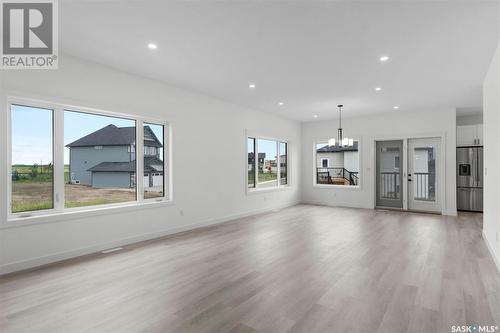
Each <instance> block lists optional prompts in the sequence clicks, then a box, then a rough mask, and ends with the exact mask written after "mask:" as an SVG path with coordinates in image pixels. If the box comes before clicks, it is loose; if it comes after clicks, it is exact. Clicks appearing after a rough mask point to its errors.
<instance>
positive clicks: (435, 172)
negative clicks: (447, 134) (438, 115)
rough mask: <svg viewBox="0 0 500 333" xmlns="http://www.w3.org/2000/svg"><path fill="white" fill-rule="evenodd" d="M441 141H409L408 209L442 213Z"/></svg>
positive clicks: (433, 139)
mask: <svg viewBox="0 0 500 333" xmlns="http://www.w3.org/2000/svg"><path fill="white" fill-rule="evenodd" d="M440 170H441V139H440V138H423V139H409V140H408V172H407V184H408V186H407V187H408V209H409V210H416V211H427V212H441V204H442V203H441V195H440V193H441V191H442V189H441V187H442V184H441V179H442V177H441V175H440Z"/></svg>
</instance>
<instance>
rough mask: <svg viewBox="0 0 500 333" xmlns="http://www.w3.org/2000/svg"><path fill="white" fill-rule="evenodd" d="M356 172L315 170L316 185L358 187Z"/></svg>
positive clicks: (334, 169) (333, 169)
mask: <svg viewBox="0 0 500 333" xmlns="http://www.w3.org/2000/svg"><path fill="white" fill-rule="evenodd" d="M358 174H359V173H358V172H355V171H349V170H347V169H346V168H321V167H318V168H316V183H317V184H329V185H331V184H334V185H335V184H336V185H358V184H359V176H358Z"/></svg>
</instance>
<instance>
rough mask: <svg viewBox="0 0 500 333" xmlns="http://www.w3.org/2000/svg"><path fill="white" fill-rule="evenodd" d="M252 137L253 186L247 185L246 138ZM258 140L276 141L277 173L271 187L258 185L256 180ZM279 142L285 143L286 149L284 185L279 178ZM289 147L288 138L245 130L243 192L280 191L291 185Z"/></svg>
mask: <svg viewBox="0 0 500 333" xmlns="http://www.w3.org/2000/svg"><path fill="white" fill-rule="evenodd" d="M249 138H252V139H255V144H254V180H255V181H254V184H255V187H248V153H249V151H248V139H249ZM259 140H269V141H275V142H276V152H277V167H276V169H277V174H276V177H277V178H276V182H277V185H276V186H273V187H259V181H258V173H259V168H258V164H259ZM280 142H282V143H286V147H287V148H286V150H287V163H286V173H287V183H286V184H285V185H281V182H280V179H281V168H280V160H279V157H280V153H281V151H280ZM290 166H291V149H290V140H288V139H283V138H277V137H271V136H265V135H259V134H255V133H252V132H248V131H247V132H246V133H245V169H244V170H245V193H246V194H253V193H259V192H269V191H282V190H286V189H289V188H290V187H291V186H292V174H291V168H290Z"/></svg>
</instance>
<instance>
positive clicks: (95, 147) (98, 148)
mask: <svg viewBox="0 0 500 333" xmlns="http://www.w3.org/2000/svg"><path fill="white" fill-rule="evenodd" d="M94 149H97V150H101V149H102V146H94Z"/></svg>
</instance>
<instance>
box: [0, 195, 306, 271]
mask: <svg viewBox="0 0 500 333" xmlns="http://www.w3.org/2000/svg"><path fill="white" fill-rule="evenodd" d="M299 203H300V202H298V201H294V202H291V203H289V204H286V205H281V206H276V207H272V208H263V209H257V210H253V211H249V212H245V213H240V214H235V215H229V216H225V217H222V218H216V219H208V220H205V221H202V222H199V223H193V224H189V225H185V226H181V227H175V228H169V229H166V230H162V231H157V232H152V233H146V234H142V235H139V236H134V237H129V238H125V239H120V240H116V241H112V242H107V243H102V244H96V245H92V246H89V247H84V248H79V249H75V250H71V251H65V252H59V253H55V254H51V255H47V256H41V257H37V258H33V259H29V260H25V261H19V262H13V263H8V264H4V265H1V266H0V276H1V275H5V274H9V273H13V272H18V271H21V270H26V269H30V268H36V267H39V266H43V265H47V264H52V263H55V262H58V261H63V260H67V259H72V258H76V257H80V256H83V255H87V254H92V253H96V252H100V251H103V250H106V249H110V248H114V247H118V246H126V245H130V244H133V243H137V242H141V241H146V240H152V239H155V238H160V237H165V236H169V235H173V234H177V233H180V232H184V231H191V230H196V229H200V228H204V227H208V226H214V225H217V224H221V223H224V222H228V221H232V220H238V219H242V218H245V217H249V216H253V215H257V214H262V213H267V212H271V211H273V210H276V209H283V208H286V207H291V206H295V205H297V204H299Z"/></svg>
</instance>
